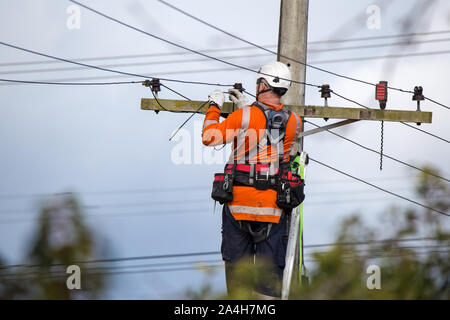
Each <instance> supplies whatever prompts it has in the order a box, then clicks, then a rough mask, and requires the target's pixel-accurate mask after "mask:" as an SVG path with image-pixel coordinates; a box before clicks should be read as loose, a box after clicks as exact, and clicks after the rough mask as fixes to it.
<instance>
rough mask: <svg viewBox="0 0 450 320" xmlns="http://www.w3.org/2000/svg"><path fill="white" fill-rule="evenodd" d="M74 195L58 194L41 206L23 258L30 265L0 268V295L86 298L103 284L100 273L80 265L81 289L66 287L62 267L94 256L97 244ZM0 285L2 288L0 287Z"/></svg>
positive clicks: (63, 268)
mask: <svg viewBox="0 0 450 320" xmlns="http://www.w3.org/2000/svg"><path fill="white" fill-rule="evenodd" d="M78 203H79V202H78V200H77V199H76V197H75V196H74V195H73V194H71V193H67V194H62V195H58V196H56V197H54V198H52V199H51V201H49V202H47V203H46V204H45V205H43V206H42V209H41V213H40V219H39V223H38V225H37V228H36V231H35V233H34V235H33V236H32V238H31V242H30V243H31V245H30V250H29V253H28V256H27V257H26V261H28V262H29V264H31V265H33V266H32V267H23V268H13V269H7V270H0V298H7V299H8V298H19V299H23V298H25V299H79V298H83V299H88V298H96V297H98V295H99V293H100V292H101V291H102V289H103V287H104V279H103V277H102V276H101V275H100V274H91V273H89V272H84V271H83V265H79V267H80V268H81V290H77V289H75V290H69V289H68V288H67V284H66V281H67V278H68V277H69V276H70V274H67V273H66V268H67V267H68V266H70V265H76V264H77V261H86V260H90V259H92V258H94V255H95V253H96V250H97V247H96V243H95V242H94V239H93V234H92V232H91V230H89V228H88V227H87V226H86V225H85V223H84V221H83V216H82V212H81V209H80V206H79V204H78ZM2 288H3V292H2V290H1V289H2Z"/></svg>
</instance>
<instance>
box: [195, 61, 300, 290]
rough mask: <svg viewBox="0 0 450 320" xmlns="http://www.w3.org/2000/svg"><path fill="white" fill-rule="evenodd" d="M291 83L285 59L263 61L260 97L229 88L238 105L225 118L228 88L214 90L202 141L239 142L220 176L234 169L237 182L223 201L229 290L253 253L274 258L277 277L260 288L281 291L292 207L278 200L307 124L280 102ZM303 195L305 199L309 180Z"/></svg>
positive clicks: (272, 270) (256, 257) (264, 258)
mask: <svg viewBox="0 0 450 320" xmlns="http://www.w3.org/2000/svg"><path fill="white" fill-rule="evenodd" d="M290 85H291V72H290V70H289V68H288V67H287V66H286V65H285V64H283V63H281V62H270V63H268V64H266V65H264V66H262V67H261V69H260V70H259V72H258V75H257V81H256V101H255V102H254V103H253V104H251V105H250V104H249V102H248V100H247V99H246V98H245V97H244V95H243V94H242V93H241V92H240V91H238V90H236V89H229V91H228V93H229V99H230V100H231V101H232V102H233V103H234V106H235V107H237V110H236V111H234V112H233V113H231V114H229V115H228V117H227V118H226V119H225V120H224V121H222V122H219V117H220V115H221V108H222V106H223V103H224V100H225V98H224V94H223V93H222V92H221V91H220V90H215V91H213V92H212V93H211V94H209V102H210V106H209V108H208V110H207V111H206V116H205V120H204V123H203V133H202V142H203V144H204V145H207V146H216V145H221V144H226V143H233V146H232V153H231V155H230V159H229V161H228V162H227V164H226V166H225V172H224V174H216V177H215V182H216V180H217V182H221V181H222V180H223V179H224V175H225V180H226V179H227V177H228V175H229V176H230V177H231V182H232V191H230V190H229V189H228V191H230V192H229V193H228V194H227V196H229V198H228V199H227V200H223V201H221V203H222V202H223V203H225V205H224V206H223V212H222V247H221V252H222V258H223V260H224V261H225V275H226V282H227V290H228V293H229V294H230V292H232V291H233V289H234V285H233V281H232V280H231V279H232V273H233V270H234V269H233V267H234V265H235V263H236V262H238V261H241V260H243V259H248V261H249V263H253V261H254V263H255V264H258V262H260V261H269V263H270V272H269V273H270V275H271V278H273V279H274V280H275V281H272V283H268V282H263V283H257V284H256V287H255V288H254V291H255V293H256V294H258V295H259V297H260V298H263V299H264V298H266V299H271V298H278V297H280V295H281V280H282V275H283V270H284V265H285V256H286V247H287V238H288V228H287V215H288V214H289V213H290V211H291V210H289V209H286V208H281V207H280V206H279V205H278V203H279V202H278V198H279V197H280V195H279V191H277V190H279V187H280V179H279V178H280V177H281V174H282V172H283V170H284V168H287V167H289V168H290V161H291V160H292V159H293V157H294V156H295V155H294V154H291V153H292V152H291V149H292V146H293V143H294V142H295V141H296V140H297V138H298V135H299V133H300V131H301V127H302V120H301V117H300V116H299V115H298V114H296V113H291V112H290V111H287V110H284V109H283V105H282V104H281V102H280V98H281V97H282V96H283V95H284V94H285V93H286V91H287V90H288V89H289V87H290ZM284 171H285V170H284ZM226 187H228V185H227V186H226ZM226 187H224V189H226ZM220 191H223V190H220ZM213 193H214V187H213ZM288 197H289V195H288ZM300 197H302V198H301V200H300V202H301V201H303V198H304V195H303V186H302V188H301V195H300ZM213 198H214V196H213ZM269 282H271V281H269Z"/></svg>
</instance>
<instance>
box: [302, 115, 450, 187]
mask: <svg viewBox="0 0 450 320" xmlns="http://www.w3.org/2000/svg"><path fill="white" fill-rule="evenodd" d="M304 121H305V122H306V123H309V124H311V125H313V126H315V127H316V128H320V126H319V125H317V124H315V123H313V122H311V121H308V120H304ZM326 131H328V132H329V133H331V134H334V135H335V136H337V137H339V138H341V139H344V140H346V141H348V142H351V143H353V144H355V145H357V146H358V147H360V148H363V149H366V150H368V151H371V152H374V153H376V154H381V153H380V152H379V151H376V150H374V149H372V148H369V147H366V146H364V145H362V144H360V143H358V142H356V141H354V140H351V139H349V138H346V137H344V136H342V135H340V134H338V133H336V132H334V131H331V130H326ZM383 156H384V157H386V158H388V159H391V160H393V161H396V162H398V163H401V164H403V165H405V166H408V167H410V168H413V169H416V170H419V171H421V172H424V173H426V174H428V175H431V176H434V177H436V178H439V179H442V180H444V181H446V182H450V180H449V179H447V178H444V177H442V176H439V175H437V174H434V173H432V172H428V171H425V170H423V169H420V168H419V167H416V166H413V165H412V164H409V163H406V162H404V161H401V160H399V159H396V158H394V157H392V156H389V155H387V154H385V153H383Z"/></svg>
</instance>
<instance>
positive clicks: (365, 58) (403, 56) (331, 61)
mask: <svg viewBox="0 0 450 320" xmlns="http://www.w3.org/2000/svg"><path fill="white" fill-rule="evenodd" d="M448 53H450V51H432V52H421V53H411V54H402V55H384V56H368V57H355V58H344V59H332V60H320V61H312V62H311V63H314V64H327V63H341V62H354V61H363V60H378V59H391V58H407V57H416V56H429V55H438V54H448ZM262 56H266V54H259V55H248V56H239V57H240V58H244V57H253V58H254V57H262ZM204 60H206V59H195V61H204ZM56 61H57V60H56ZM179 61H180V62H181V61H182V60H179ZM163 62H164V61H161V63H163ZM183 62H186V61H183ZM149 64H153V62H151V63H149V62H136V63H124V64H116V65H115V66H130V67H131V66H145V65H149ZM103 66H106V65H103ZM109 66H111V65H109ZM113 66H114V65H113ZM258 67H259V66H251V67H250V68H258ZM62 69H64V70H69V69H70V68H61V69H60V70H58V71H62ZM45 70H47V69H44V71H45ZM52 70H57V69H48V71H52ZM74 70H75V69H74ZM76 70H78V68H77V69H76ZM80 70H81V68H80ZM219 71H223V72H225V71H238V69H236V68H208V69H194V70H176V71H169V72H164V73H155V74H153V75H148V77H149V78H151V77H158V76H159V75H169V74H190V73H206V72H219ZM123 77H128V76H126V75H118V76H95V77H75V78H64V79H51V80H42V82H58V81H84V80H99V79H114V78H123ZM39 81H41V80H38V81H36V82H39ZM0 85H14V83H9V84H0ZM208 85H215V84H208ZM230 86H231V85H230ZM425 99H427V100H429V101H430V102H433V103H436V104H439V105H441V106H443V107H446V106H445V105H443V104H440V103H439V102H437V101H435V100H432V99H429V98H428V97H425ZM419 130H420V129H419Z"/></svg>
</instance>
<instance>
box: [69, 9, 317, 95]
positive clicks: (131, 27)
mask: <svg viewBox="0 0 450 320" xmlns="http://www.w3.org/2000/svg"><path fill="white" fill-rule="evenodd" d="M69 1H70V2H73V3H75V4H77V5H79V6H80V7H83V8H85V9H87V10H89V11H91V12H93V13H95V14H97V15H99V16H102V17H104V18H106V19H108V20H111V21H114V22H116V23H118V24H120V25H122V26H125V27H127V28H130V29H132V30H135V31H137V32H140V33H142V34H145V35H147V36H150V37H152V38H154V39H157V40H160V41H163V42H165V43H168V44H170V45H172V46H175V47H178V48H180V49H184V50H187V51H190V52H192V53H195V54H198V55H201V56H203V57H206V58H209V59H211V60H215V61H218V62H221V63H224V64H227V65H230V66H233V67H236V68H239V69H243V70H247V71H250V72H253V73H257V74H263V75H267V76H273V75H270V74H266V73H260V72H258V71H257V70H253V69H251V68H248V67H244V66H241V65H238V64H235V63H232V62H229V61H225V60H222V59H219V58H217V57H213V56H210V55H208V54H205V53H202V52H200V51H198V50H194V49H191V48H188V47H186V46H183V45H181V44H178V43H175V42H173V41H170V40H167V39H164V38H162V37H159V36H157V35H155V34H152V33H149V32H147V31H144V30H142V29H139V28H136V27H134V26H132V25H130V24H127V23H125V22H123V21H120V20H118V19H116V18H113V17H111V16H108V15H106V14H104V13H102V12H100V11H98V10H95V9H93V8H90V7H88V6H86V5H84V4H82V3H80V2H78V1H75V0H69ZM280 79H282V80H288V81H291V82H293V83H298V84H303V85H306V86H312V87H317V88H320V86H318V85H315V84H311V83H307V82H304V81H297V80H291V79H285V78H280ZM161 80H162V79H161Z"/></svg>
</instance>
